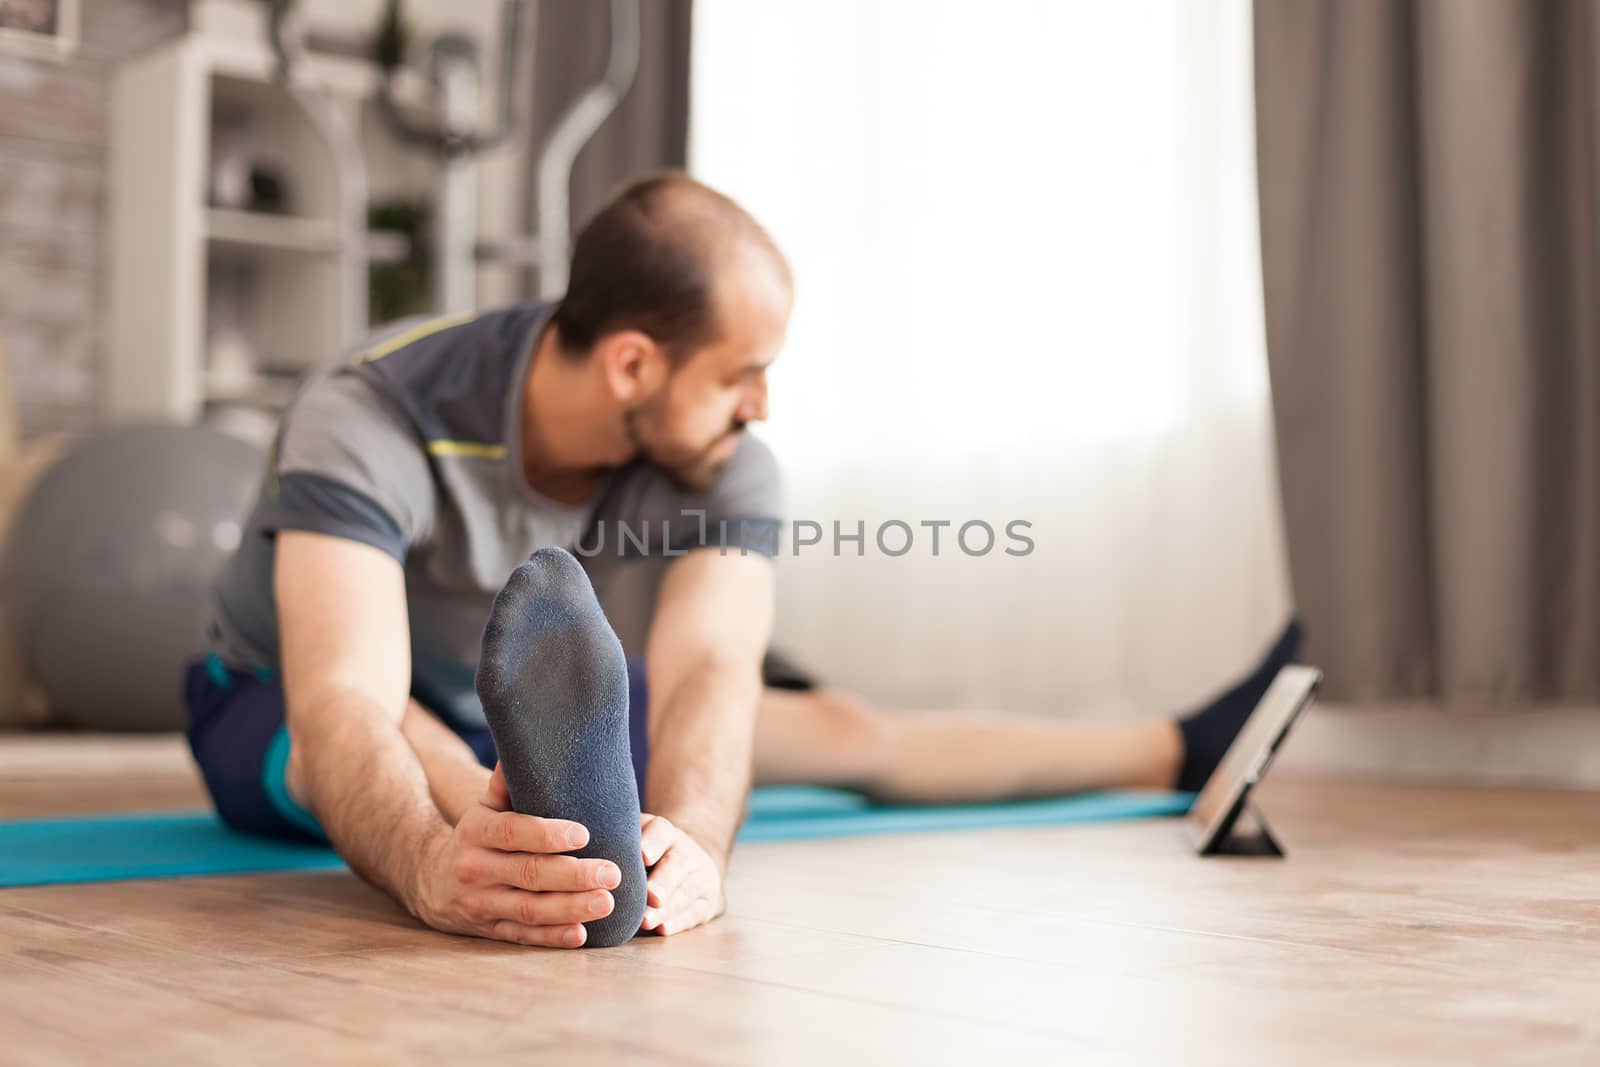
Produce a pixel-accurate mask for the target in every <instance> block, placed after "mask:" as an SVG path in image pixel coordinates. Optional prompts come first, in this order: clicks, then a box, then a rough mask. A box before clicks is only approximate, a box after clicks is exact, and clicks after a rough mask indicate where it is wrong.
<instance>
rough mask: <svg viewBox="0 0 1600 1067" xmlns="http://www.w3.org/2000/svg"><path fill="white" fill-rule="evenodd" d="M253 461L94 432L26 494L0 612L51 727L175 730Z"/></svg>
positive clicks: (204, 441)
mask: <svg viewBox="0 0 1600 1067" xmlns="http://www.w3.org/2000/svg"><path fill="white" fill-rule="evenodd" d="M264 469H265V468H264V462H263V456H262V454H261V452H260V451H259V450H258V449H256V448H254V447H253V446H251V445H249V444H246V443H245V442H244V441H241V440H239V439H238V438H235V437H229V436H227V435H226V434H222V433H218V432H217V431H215V430H209V429H206V428H204V427H198V426H141V427H128V428H124V429H116V430H108V431H105V432H103V433H99V434H95V435H94V436H92V437H89V438H86V439H85V440H83V441H81V442H79V443H78V444H76V445H75V446H73V447H72V448H70V449H69V450H68V451H67V452H66V454H65V455H63V456H62V457H61V459H60V460H58V461H57V462H56V463H55V464H54V465H53V466H52V467H50V469H48V470H47V471H45V473H44V474H43V475H41V476H40V477H39V480H38V481H37V482H35V483H34V486H33V488H32V489H31V490H30V491H29V493H28V495H27V498H26V499H25V500H24V501H23V503H22V507H21V508H20V509H19V511H18V512H17V514H16V517H15V519H14V520H13V523H12V526H11V532H10V535H9V536H8V537H7V539H6V552H5V559H4V560H3V561H0V604H3V605H4V607H5V610H6V613H7V616H8V619H9V622H10V624H11V632H12V634H13V635H15V640H16V642H17V646H18V649H17V650H18V652H19V654H20V657H21V660H22V666H23V669H24V670H25V671H26V672H27V674H28V676H29V678H31V679H32V681H33V682H34V683H36V684H37V685H38V686H39V688H40V689H41V690H42V691H43V692H44V695H45V697H46V699H47V700H48V701H49V705H50V710H51V715H52V720H53V721H58V722H61V723H64V724H67V725H71V726H78V727H83V728H86V729H94V730H174V729H179V728H181V727H182V726H183V725H184V712H183V700H182V675H183V665H184V663H185V662H186V661H187V660H188V659H189V658H190V657H192V656H194V655H195V654H196V653H197V652H199V651H201V650H202V649H203V648H204V647H205V630H206V624H207V621H208V619H209V615H210V610H211V589H212V585H213V583H214V581H215V579H216V576H217V574H218V572H219V570H220V569H221V567H222V564H223V562H224V561H225V560H227V558H228V557H229V556H230V555H231V554H232V552H233V550H234V548H236V547H237V546H238V544H239V536H240V529H241V527H242V525H243V522H244V519H245V515H246V513H247V512H248V510H249V508H250V505H251V503H252V501H253V499H254V497H255V492H256V490H257V489H258V488H259V486H260V484H261V476H262V473H263V471H264Z"/></svg>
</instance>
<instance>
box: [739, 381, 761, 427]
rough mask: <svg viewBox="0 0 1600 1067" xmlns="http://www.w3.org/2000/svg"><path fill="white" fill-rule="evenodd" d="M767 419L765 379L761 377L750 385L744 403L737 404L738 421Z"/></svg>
mask: <svg viewBox="0 0 1600 1067" xmlns="http://www.w3.org/2000/svg"><path fill="white" fill-rule="evenodd" d="M766 420H767V379H766V377H765V376H763V377H762V378H761V380H760V381H758V382H757V383H756V384H755V385H754V386H752V387H751V389H750V393H749V395H747V396H746V397H745V398H744V403H742V404H740V405H739V421H740V422H765V421H766Z"/></svg>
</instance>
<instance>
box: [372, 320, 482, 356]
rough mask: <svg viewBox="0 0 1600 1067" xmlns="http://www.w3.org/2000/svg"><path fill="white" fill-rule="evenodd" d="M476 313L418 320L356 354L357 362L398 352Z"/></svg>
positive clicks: (460, 322) (456, 324) (457, 324)
mask: <svg viewBox="0 0 1600 1067" xmlns="http://www.w3.org/2000/svg"><path fill="white" fill-rule="evenodd" d="M474 318H476V315H475V314H474V313H473V312H471V311H464V312H461V313H460V314H456V315H445V316H443V317H441V318H437V319H429V320H428V321H427V322H419V323H418V324H417V325H415V326H413V327H411V329H409V330H404V331H402V332H401V333H399V334H396V335H395V336H393V337H390V338H388V339H387V340H385V341H383V342H381V343H380V344H378V345H377V346H376V347H373V348H369V349H367V350H366V351H365V352H361V353H359V354H358V355H357V356H356V362H357V363H371V362H372V361H373V360H375V359H382V358H383V357H384V356H387V355H389V354H390V353H391V352H398V351H399V350H400V349H402V348H404V347H405V346H406V345H408V344H410V343H411V342H412V341H420V340H422V339H423V338H424V337H427V336H428V335H430V334H435V333H438V332H439V331H440V330H448V329H449V328H450V327H452V326H460V325H461V324H462V323H463V322H471V321H472V320H473V319H474Z"/></svg>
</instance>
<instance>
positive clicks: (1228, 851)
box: [1200, 794, 1284, 856]
mask: <svg viewBox="0 0 1600 1067" xmlns="http://www.w3.org/2000/svg"><path fill="white" fill-rule="evenodd" d="M1200 855H1202V856H1282V855H1284V851H1283V846H1282V845H1280V844H1278V839H1277V838H1275V837H1273V836H1272V831H1271V830H1269V829H1267V822H1266V820H1265V819H1263V818H1262V817H1261V812H1260V811H1258V810H1256V806H1255V805H1254V804H1252V803H1250V800H1249V795H1248V794H1246V795H1245V796H1243V797H1240V798H1239V801H1238V803H1236V804H1234V806H1233V810H1232V811H1231V812H1229V813H1228V817H1227V818H1226V819H1225V820H1223V823H1222V829H1220V830H1218V831H1217V834H1216V836H1215V837H1213V838H1212V839H1211V844H1209V845H1208V846H1206V848H1205V850H1204V851H1202V852H1201V853H1200Z"/></svg>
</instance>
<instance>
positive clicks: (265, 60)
mask: <svg viewBox="0 0 1600 1067" xmlns="http://www.w3.org/2000/svg"><path fill="white" fill-rule="evenodd" d="M276 71H277V67H276V62H275V60H274V58H273V56H272V55H271V53H270V52H269V51H268V50H267V49H266V48H265V47H264V46H257V45H255V44H253V43H250V42H242V41H237V40H230V39H219V38H215V37H208V36H206V35H204V34H191V35H190V36H187V37H184V38H181V39H179V40H177V41H174V42H171V43H168V44H166V45H164V46H162V47H160V48H157V49H155V50H153V51H151V52H148V53H146V54H143V55H141V56H138V57H136V58H135V59H133V60H132V61H130V62H129V63H127V64H126V65H125V66H123V67H122V68H121V69H119V71H118V72H117V74H116V76H115V78H114V80H113V83H112V99H111V127H112V137H111V146H110V154H111V158H110V167H111V179H110V183H109V184H110V190H111V240H112V245H111V257H110V276H109V290H110V301H111V317H110V323H111V333H110V337H109V339H108V340H109V355H110V365H109V368H108V383H109V384H108V392H107V395H106V407H107V410H108V413H109V414H110V415H111V416H112V417H113V418H116V419H159V420H172V421H179V422H194V421H197V420H199V419H200V418H202V417H203V416H204V415H206V414H207V413H208V411H209V410H211V409H214V408H216V407H218V406H231V405H238V406H243V407H247V408H264V409H271V408H273V407H275V406H278V405H281V403H282V402H283V401H284V399H285V398H286V397H287V396H288V395H290V393H291V392H292V382H293V380H294V378H295V377H296V376H297V375H298V374H299V373H300V372H303V371H304V370H306V369H308V368H310V367H312V366H315V365H317V364H319V363H323V362H325V361H327V360H329V359H331V358H334V357H336V356H337V354H338V353H339V352H340V351H342V350H343V349H345V348H346V347H347V346H348V345H350V344H352V343H353V342H354V341H355V340H356V339H357V338H358V337H359V336H360V334H361V333H363V332H364V331H365V330H366V328H367V310H366V291H367V290H366V286H367V279H366V269H367V249H366V208H367V191H366V177H365V167H364V164H363V160H362V152H361V149H360V147H359V145H360V137H359V135H358V131H359V130H360V127H361V121H362V114H363V112H362V108H363V107H364V106H365V102H366V101H368V100H369V99H370V98H371V96H372V93H373V91H374V88H375V86H376V75H375V73H374V72H373V71H372V69H371V68H370V67H369V66H368V65H367V64H364V63H361V62H358V61H354V60H348V59H340V58H336V57H319V56H312V57H308V58H307V59H306V61H305V62H303V63H302V64H300V66H299V67H297V69H296V77H295V86H294V87H293V88H291V87H289V86H285V85H282V84H279V83H278V81H277V80H276ZM241 128H248V129H249V130H250V131H251V132H250V136H251V139H252V140H254V141H256V142H258V143H259V144H261V145H265V146H270V147H269V151H270V158H271V162H272V164H273V166H274V168H275V169H276V171H277V172H278V173H279V174H280V175H281V177H282V186H283V192H284V203H283V205H282V207H283V210H282V212H281V213H276V212H275V213H267V212H262V211H247V210H236V209H231V208H224V207H219V206H215V205H213V204H212V202H211V198H210V195H209V193H210V190H209V185H210V178H209V176H210V174H211V172H212V166H213V161H212V158H211V157H212V152H213V146H214V144H216V143H219V142H221V141H224V140H226V139H228V138H229V137H232V136H234V134H233V132H232V131H236V130H238V129H241ZM224 338H225V339H226V347H228V348H229V349H230V350H231V352H232V354H233V359H232V360H231V362H230V363H229V365H228V366H227V367H225V368H224V367H217V366H214V365H213V360H214V357H215V355H216V349H217V348H218V347H219V345H220V344H221V339H224ZM246 355H247V357H248V358H242V357H245V356H246ZM286 383H288V384H286Z"/></svg>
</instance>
